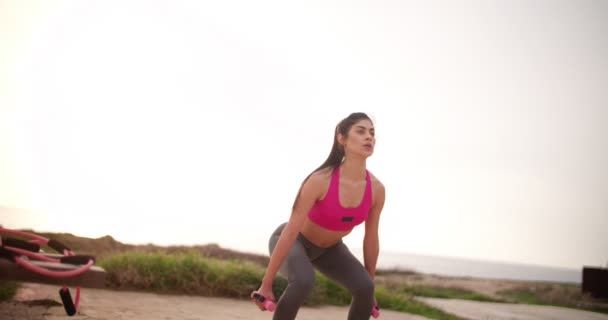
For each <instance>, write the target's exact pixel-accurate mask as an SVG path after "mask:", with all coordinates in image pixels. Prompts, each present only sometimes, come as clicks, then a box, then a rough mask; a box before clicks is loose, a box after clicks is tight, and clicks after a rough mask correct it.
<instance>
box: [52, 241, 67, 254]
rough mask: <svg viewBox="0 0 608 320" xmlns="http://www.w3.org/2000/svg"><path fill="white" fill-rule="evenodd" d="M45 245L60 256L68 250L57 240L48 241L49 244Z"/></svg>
mask: <svg viewBox="0 0 608 320" xmlns="http://www.w3.org/2000/svg"><path fill="white" fill-rule="evenodd" d="M47 244H48V246H49V247H51V248H53V249H54V250H55V251H57V252H59V253H61V254H63V251H64V250H68V251H69V250H70V249H69V248H68V247H67V246H66V245H64V244H63V243H61V242H59V241H57V240H54V239H51V240H49V243H47Z"/></svg>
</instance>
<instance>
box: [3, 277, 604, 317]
mask: <svg viewBox="0 0 608 320" xmlns="http://www.w3.org/2000/svg"><path fill="white" fill-rule="evenodd" d="M58 290H59V288H58V287H57V286H50V285H42V284H32V283H24V284H22V287H21V288H20V289H19V292H18V293H17V296H16V297H15V300H16V302H5V303H1V304H0V319H3V320H13V319H14V320H17V319H19V320H21V319H28V320H59V319H62V320H63V319H66V314H65V311H64V310H63V307H61V306H59V307H57V306H55V307H50V308H49V307H44V306H28V305H26V304H24V303H23V302H26V301H32V300H43V299H50V300H55V301H59V297H58V295H57V291H58ZM416 299H419V300H420V301H423V302H425V303H427V304H429V305H432V306H435V307H437V308H440V309H443V310H445V311H446V312H449V313H452V314H455V315H458V316H461V317H463V318H467V319H471V320H574V319H576V320H608V315H603V314H599V313H593V312H587V311H579V310H574V309H567V308H559V307H548V306H530V305H520V304H506V303H489V302H476V301H467V300H455V299H454V300H448V299H435V298H421V297H420V298H416ZM347 312H348V309H347V308H346V307H330V306H327V307H319V308H307V307H303V308H302V309H301V310H300V313H299V314H298V319H299V320H335V319H346V315H347ZM271 317H272V316H271V313H269V312H262V311H259V310H258V309H257V308H256V307H255V306H254V305H253V304H252V303H251V302H249V301H246V300H237V299H226V298H209V297H198V296H183V295H159V294H154V293H143V292H125V291H113V290H101V289H83V291H82V297H81V307H80V312H79V313H78V314H77V315H76V316H74V317H70V319H80V320H105V319H112V320H121V319H124V320H127V319H129V320H144V319H145V320H148V319H149V320H178V319H179V320H198V319H217V320H245V319H250V320H269V319H271ZM397 319H398V320H425V319H426V318H424V317H420V316H416V315H411V314H407V313H400V312H393V311H388V310H382V314H381V317H380V318H379V320H397Z"/></svg>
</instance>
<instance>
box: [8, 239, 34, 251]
mask: <svg viewBox="0 0 608 320" xmlns="http://www.w3.org/2000/svg"><path fill="white" fill-rule="evenodd" d="M2 244H3V245H5V246H7V247H14V248H19V249H23V250H27V251H31V252H38V251H40V245H39V244H37V243H31V242H28V241H25V240H21V239H17V238H6V239H2Z"/></svg>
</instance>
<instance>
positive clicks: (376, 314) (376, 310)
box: [372, 303, 380, 319]
mask: <svg viewBox="0 0 608 320" xmlns="http://www.w3.org/2000/svg"><path fill="white" fill-rule="evenodd" d="M379 316H380V307H378V304H377V303H374V307H373V308H372V317H374V319H376V318H378V317H379Z"/></svg>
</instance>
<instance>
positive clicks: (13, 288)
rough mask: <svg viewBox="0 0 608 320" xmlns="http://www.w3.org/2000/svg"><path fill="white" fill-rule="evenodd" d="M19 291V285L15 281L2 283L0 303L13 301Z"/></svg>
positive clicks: (0, 284) (0, 286)
mask: <svg viewBox="0 0 608 320" xmlns="http://www.w3.org/2000/svg"><path fill="white" fill-rule="evenodd" d="M17 289H19V283H18V282H15V281H0V301H8V300H10V299H12V298H13V297H14V296H15V294H16V293H17Z"/></svg>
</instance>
